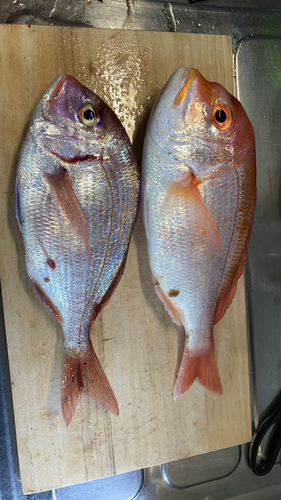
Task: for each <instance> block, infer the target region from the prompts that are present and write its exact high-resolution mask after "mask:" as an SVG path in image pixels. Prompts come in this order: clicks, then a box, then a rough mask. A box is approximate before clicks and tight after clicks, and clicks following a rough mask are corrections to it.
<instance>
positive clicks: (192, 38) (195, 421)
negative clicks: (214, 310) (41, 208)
mask: <svg viewBox="0 0 281 500" xmlns="http://www.w3.org/2000/svg"><path fill="white" fill-rule="evenodd" d="M0 46H1V58H0V78H1V98H0V106H1V114H0V116H1V120H0V137H1V141H0V164H1V165H0V168H1V181H0V187H1V206H0V218H1V224H0V238H1V243H0V245H1V252H0V253H1V254H0V272H1V283H2V292H3V301H4V314H5V324H6V334H7V342H8V351H9V363H10V370H11V379H12V391H13V403H14V411H15V421H16V432H17V443H18V452H19V460H20V470H21V478H22V485H23V491H24V493H26V494H27V493H33V492H38V491H42V490H48V489H51V488H58V487H61V486H66V485H71V484H75V483H78V482H83V481H87V480H91V479H94V478H100V477H104V476H109V475H112V474H119V473H121V472H126V471H129V470H132V469H138V468H142V467H147V466H151V465H154V464H159V463H162V462H167V461H172V460H178V459H181V458H184V457H189V456H192V455H196V454H200V453H205V452H209V451H213V450H217V449H220V448H224V447H229V446H234V445H237V444H238V443H243V442H247V441H249V440H250V439H251V418H250V400H249V374H248V351H247V332H246V315H245V298H244V282H243V278H242V279H241V280H240V282H239V286H238V290H237V293H236V297H235V299H234V301H233V304H232V306H231V307H230V308H229V310H228V311H227V314H226V315H225V317H224V318H223V319H222V320H221V321H220V323H219V324H218V325H217V326H216V327H215V344H216V357H217V363H218V368H219V372H220V375H221V380H222V384H223V388H224V393H223V396H219V395H214V394H211V393H210V392H208V391H207V390H206V389H204V388H203V387H202V386H201V385H200V384H199V383H198V382H195V383H194V384H193V386H192V387H191V389H190V390H189V391H188V392H186V393H185V394H184V395H183V396H181V397H180V398H179V399H178V400H177V401H176V402H174V400H173V385H174V382H175V377H176V373H177V369H178V367H179V360H180V358H181V354H182V349H183V344H184V333H183V330H182V329H180V328H178V327H177V326H176V325H174V324H173V323H172V321H171V319H170V317H169V316H168V314H167V313H166V312H165V310H164V307H163V306H162V304H161V303H160V301H159V300H158V298H157V296H156V294H155V292H154V290H153V286H152V281H151V277H150V272H149V266H148V258H147V253H146V242H145V237H144V230H143V224H142V220H141V217H139V220H138V223H137V225H136V227H135V230H134V233H133V236H132V242H131V246H130V251H129V256H128V261H127V265H126V270H125V273H124V276H123V278H122V280H121V282H120V284H119V286H118V288H117V290H116V292H115V294H114V296H113V297H112V299H111V300H110V302H109V304H108V305H107V306H106V308H105V309H104V310H103V311H102V313H101V314H100V315H99V317H98V318H97V320H96V322H95V324H94V325H93V327H92V330H91V336H92V341H93V345H94V348H95V349H96V351H97V354H98V356H99V359H100V360H101V363H102V365H103V367H104V369H105V372H106V374H107V376H108V378H109V380H110V382H111V384H112V387H113V389H114V392H115V394H116V397H117V399H118V402H119V407H120V416H119V417H118V418H117V417H115V416H113V415H111V414H109V413H108V412H107V411H106V410H104V409H103V408H101V407H100V406H98V405H97V404H96V403H95V402H94V401H93V400H91V399H89V398H88V397H86V396H83V397H82V401H81V404H80V405H79V407H78V408H77V410H76V413H75V415H74V418H73V420H72V422H71V424H70V426H69V428H66V426H65V424H64V422H63V419H62V413H61V404H60V383H61V358H62V330H61V326H60V324H59V323H58V322H57V321H56V319H55V318H54V317H53V316H52V314H51V313H50V312H49V311H48V310H47V309H46V307H45V306H44V305H43V304H42V302H41V300H40V298H39V297H38V296H37V295H36V293H35V291H34V290H33V288H32V286H31V284H30V282H29V280H28V278H27V275H26V271H25V264H24V250H23V244H22V239H21V236H20V232H19V229H18V227H17V223H16V219H15V209H14V206H15V199H14V198H15V197H14V185H15V174H16V161H17V154H18V150H19V146H20V143H21V141H22V139H23V137H24V133H25V130H26V127H27V124H28V121H29V118H30V115H31V113H32V110H33V109H34V106H35V105H36V103H37V102H38V101H39V100H40V98H41V96H42V94H43V93H44V91H45V89H46V87H47V86H48V85H49V84H50V82H51V81H52V80H53V78H54V77H55V76H56V75H58V74H59V73H70V74H72V75H74V76H75V77H76V78H78V79H79V80H80V81H81V82H82V83H84V84H85V85H87V86H88V87H89V88H91V89H92V90H94V91H95V92H97V93H98V94H99V95H100V96H101V97H102V98H103V99H104V100H105V101H106V102H107V103H108V104H109V105H110V106H111V107H112V108H113V109H114V111H115V112H116V113H117V115H118V116H119V117H120V119H121V121H122V122H123V124H124V126H125V127H126V129H127V131H128V133H129V135H130V137H131V138H132V139H133V142H134V145H135V148H136V151H137V154H138V155H139V154H140V151H141V147H142V141H143V134H144V130H145V124H146V121H147V117H148V114H149V111H150V109H151V105H152V102H153V100H154V98H155V96H156V94H157V93H158V91H159V89H161V87H162V86H163V85H164V83H165V82H166V80H167V79H168V77H169V76H170V75H171V73H172V72H173V71H174V70H175V69H177V68H178V67H181V66H194V67H196V68H198V69H199V70H200V71H201V72H202V74H203V75H204V76H205V77H206V78H207V79H208V80H211V81H219V82H220V83H222V84H223V85H224V86H225V87H226V88H227V89H228V90H229V91H230V92H232V93H233V91H234V89H233V67H232V52H231V39H230V37H226V36H211V35H193V34H181V33H159V32H157V33H154V32H137V31H132V32H126V31H114V30H97V29H76V28H63V27H43V26H36V27H35V26H31V27H30V26H4V25H2V26H0Z"/></svg>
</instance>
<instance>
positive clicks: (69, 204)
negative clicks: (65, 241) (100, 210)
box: [45, 168, 91, 260]
mask: <svg viewBox="0 0 281 500" xmlns="http://www.w3.org/2000/svg"><path fill="white" fill-rule="evenodd" d="M45 179H46V180H47V182H48V183H49V185H50V186H51V187H52V188H53V190H54V191H55V193H56V196H57V198H58V201H59V204H60V206H61V208H62V210H63V212H64V213H65V214H66V216H67V218H68V219H69V221H70V223H71V226H72V228H73V230H74V231H75V232H76V234H77V235H78V236H79V237H80V238H81V240H82V241H83V242H84V245H85V247H86V249H87V253H88V257H89V260H90V257H91V253H90V237H89V231H88V228H87V223H86V218H85V215H84V213H83V210H82V207H81V205H80V203H79V200H78V199H77V196H76V194H75V192H74V189H73V187H72V185H71V182H70V180H69V177H68V174H67V170H66V169H65V168H60V169H59V170H58V171H57V172H56V173H54V174H45Z"/></svg>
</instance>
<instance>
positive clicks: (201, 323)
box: [142, 68, 256, 399]
mask: <svg viewBox="0 0 281 500" xmlns="http://www.w3.org/2000/svg"><path fill="white" fill-rule="evenodd" d="M255 203H256V153H255V136H254V131H253V127H252V125H251V123H250V120H249V118H248V117H247V115H246V112H245V110H244V109H243V107H242V105H241V103H240V102H239V101H238V100H237V99H236V98H235V97H234V96H233V95H231V94H230V93H229V92H228V91H227V90H226V89H225V88H224V87H223V86H222V85H220V84H219V83H216V82H209V81H207V80H206V79H205V78H204V77H203V76H202V75H201V73H200V72H199V71H198V70H197V69H195V68H179V69H177V70H176V71H175V72H174V73H173V74H172V76H171V77H170V78H169V80H168V81H167V83H166V85H165V86H164V87H163V89H162V90H161V93H160V95H159V96H158V98H157V100H156V102H155V104H154V106H153V108H152V111H151V115H150V118H149V121H148V125H147V129H146V134H145V140H144V147H143V160H142V211H143V220H144V226H145V233H146V239H147V251H148V257H149V264H150V270H151V274H152V279H153V284H154V289H155V292H156V293H157V295H158V297H159V299H160V300H161V301H162V303H163V304H164V306H165V309H166V310H167V312H168V313H169V315H170V316H171V318H172V320H173V322H175V323H176V324H177V325H178V326H182V327H184V330H185V345H184V350H183V355H182V359H181V364H180V368H179V370H178V374H177V378H176V382H175V386H174V399H177V398H178V397H179V396H180V395H181V394H183V393H184V392H185V391H187V390H188V389H189V387H190V386H191V385H192V384H193V382H194V381H195V380H198V381H199V382H200V383H201V384H202V385H203V386H205V387H206V388H207V389H208V390H209V391H211V392H213V393H218V394H222V392H223V387H222V383H221V379H220V376H219V373H218V369H217V364H216V358H215V346H214V339H213V325H214V324H216V323H217V322H218V321H219V320H220V319H221V318H222V317H223V316H224V314H225V312H226V310H227V308H228V307H229V306H230V304H231V302H232V300H233V298H234V296H235V292H236V286H237V280H238V279H239V277H240V276H241V274H242V272H243V268H244V264H245V261H246V256H247V249H248V245H249V239H250V235H251V230H252V225H253V218H254V211H255Z"/></svg>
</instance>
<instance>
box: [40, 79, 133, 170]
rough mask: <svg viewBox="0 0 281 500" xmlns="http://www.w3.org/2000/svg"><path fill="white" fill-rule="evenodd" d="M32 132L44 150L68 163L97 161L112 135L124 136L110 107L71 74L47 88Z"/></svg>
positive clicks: (56, 80)
mask: <svg viewBox="0 0 281 500" xmlns="http://www.w3.org/2000/svg"><path fill="white" fill-rule="evenodd" d="M31 129H32V133H33V135H34V136H35V137H36V138H37V139H38V140H39V141H40V142H41V144H42V145H43V147H45V148H46V149H47V150H48V151H49V152H50V153H53V154H54V155H56V156H58V157H59V158H61V159H63V160H65V161H69V162H76V161H79V159H80V158H82V159H85V157H90V158H93V159H95V158H96V159H100V158H101V157H102V156H103V154H104V151H105V149H106V146H107V144H108V143H109V142H110V140H112V134H114V132H115V131H117V132H118V131H119V133H120V129H122V131H123V133H124V129H123V127H122V125H121V123H120V122H119V120H118V118H117V117H116V115H115V114H114V112H113V111H112V110H111V109H110V107H109V106H107V104H106V103H105V102H104V101H103V100H102V99H101V98H100V97H99V96H98V95H97V94H95V93H94V92H92V91H91V90H90V89H88V88H87V87H85V86H84V85H83V84H81V83H80V82H79V81H78V80H76V78H74V77H73V76H71V75H60V76H58V77H57V78H56V79H55V80H54V81H53V83H52V84H51V85H50V87H49V88H48V89H47V91H46V92H45V94H44V96H43V98H42V100H41V101H40V103H39V105H38V106H37V108H36V110H35V114H34V116H33V118H32V121H31ZM121 133H122V132H121ZM117 135H118V133H117Z"/></svg>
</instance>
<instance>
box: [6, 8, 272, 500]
mask: <svg viewBox="0 0 281 500" xmlns="http://www.w3.org/2000/svg"><path fill="white" fill-rule="evenodd" d="M128 6H129V9H128ZM128 14H129V15H128ZM0 22H2V23H3V22H16V23H30V24H31V23H34V24H66V25H69V24H75V25H80V26H95V27H100V28H102V27H111V28H123V27H131V28H133V29H146V30H163V31H169V30H170V31H181V32H194V33H213V34H228V35H231V36H232V42H233V49H234V52H235V54H236V55H235V58H234V61H235V74H236V87H237V94H238V97H239V98H240V100H241V101H242V103H243V105H244V107H245V109H246V111H247V113H248V115H249V117H250V119H251V121H252V123H253V126H254V129H255V133H256V142H257V159H258V164H257V167H258V203H257V209H256V216H255V223H254V228H253V233H252V238H251V243H250V249H249V258H248V262H247V300H248V320H249V347H250V354H251V385H252V387H251V389H252V410H253V425H257V423H258V418H259V416H260V415H261V414H262V412H263V411H264V409H265V408H266V406H267V405H268V403H269V402H270V401H271V400H272V398H273V397H274V396H275V395H276V393H277V391H278V390H280V389H281V332H280V319H279V318H281V261H280V258H281V257H280V255H281V252H280V250H281V248H280V247H281V221H280V218H281V211H280V202H279V193H280V189H281V160H280V159H279V156H280V147H281V138H280V130H281V127H280V120H281V118H280V116H281V99H280V97H281V0H276V1H273V0H272V1H270V0H269V1H265V0H258V1H255V0H248V1H246V0H239V1H234V0H233V1H231V0H213V1H212V0H206V1H202V2H200V3H198V4H197V3H196V4H195V3H194V4H188V3H186V4H184V3H180V2H178V1H176V2H174V3H168V2H167V3H165V2H159V1H157V0H156V1H152V0H147V1H146V0H138V1H135V2H134V3H132V1H131V0H128V4H127V3H126V1H125V0H111V1H110V0H104V3H100V2H98V1H97V0H90V1H89V0H88V1H87V0H44V2H43V1H38V0H26V1H25V2H24V4H23V3H20V2H19V0H13V1H12V0H0ZM278 37H280V38H278ZM0 312H1V314H0V320H1V321H0V351H1V352H2V356H1V354H0V445H1V446H0V500H2V499H5V500H6V499H7V500H10V499H23V498H25V497H24V496H23V495H22V493H21V486H20V479H19V471H18V460H17V452H16V441H15V430H14V422H13V411H12V403H11V389H10V379H9V372H8V362H7V352H6V346H5V334H4V322H3V312H2V311H0ZM247 453H248V450H247V445H245V446H242V447H241V449H240V448H239V447H236V448H230V449H227V450H221V451H218V452H214V453H210V454H207V455H202V456H199V457H193V458H187V459H185V460H181V461H178V462H173V463H170V464H163V465H162V466H161V465H159V466H156V467H151V468H148V469H146V470H145V471H136V472H132V473H128V474H122V475H120V476H115V477H111V478H107V479H101V480H97V481H92V482H90V483H85V484H83V485H76V486H73V487H68V488H64V489H60V490H56V491H52V492H46V493H41V494H35V495H31V496H30V497H29V498H32V499H34V500H37V499H38V500H40V499H43V500H44V499H46V500H47V499H53V500H54V499H67V500H71V499H72V498H75V499H76V500H80V499H81V500H82V499H85V498H87V499H88V498H89V499H99V500H109V499H110V500H127V499H132V498H138V500H148V499H149V500H154V499H155V500H158V499H161V500H166V499H167V500H168V499H169V500H170V499H171V498H173V499H175V500H177V499H178V500H183V499H188V498H190V499H192V500H197V499H198V500H205V499H208V500H218V499H225V500H227V499H237V500H238V499H239V500H251V499H253V500H259V499H272V500H274V499H277V498H278V499H279V498H280V495H281V470H280V465H278V464H276V465H275V466H274V467H273V470H272V471H271V472H270V473H269V474H268V475H267V476H265V477H257V476H255V475H254V474H253V473H252V471H251V470H250V469H249V467H248V465H247Z"/></svg>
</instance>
